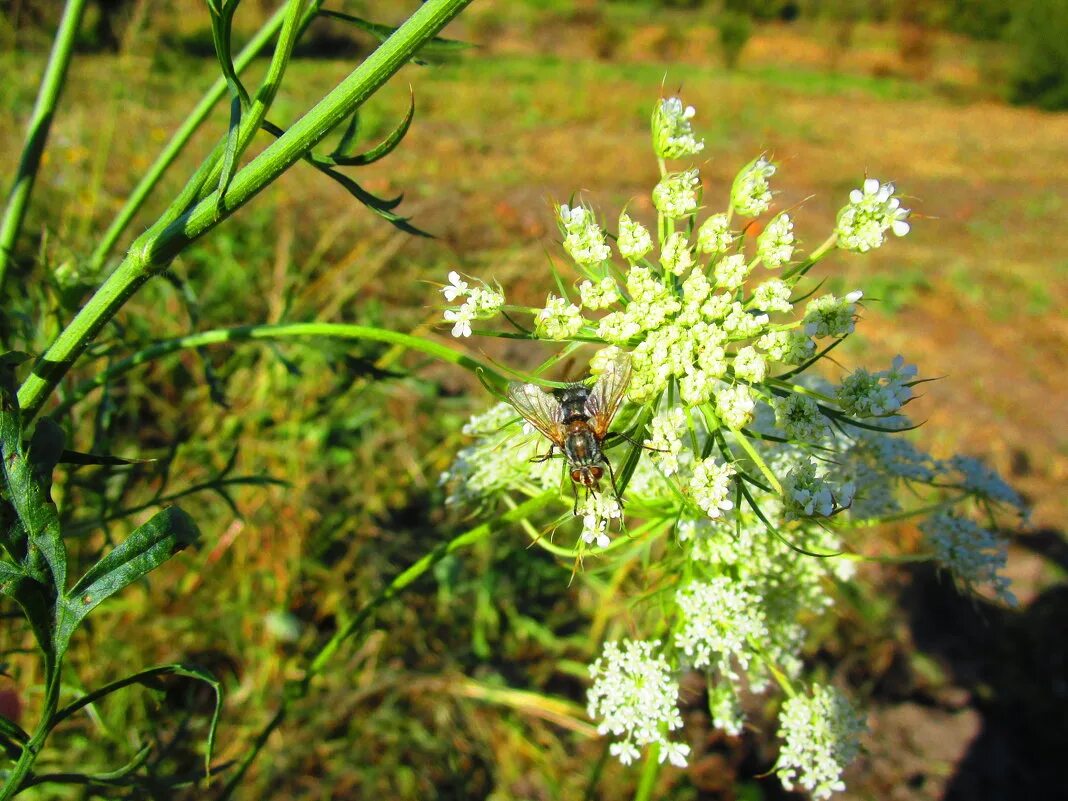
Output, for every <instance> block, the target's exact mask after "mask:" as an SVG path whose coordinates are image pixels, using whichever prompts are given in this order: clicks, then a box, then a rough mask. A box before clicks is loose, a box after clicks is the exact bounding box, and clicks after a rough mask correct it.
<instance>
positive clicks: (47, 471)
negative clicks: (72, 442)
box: [27, 417, 67, 490]
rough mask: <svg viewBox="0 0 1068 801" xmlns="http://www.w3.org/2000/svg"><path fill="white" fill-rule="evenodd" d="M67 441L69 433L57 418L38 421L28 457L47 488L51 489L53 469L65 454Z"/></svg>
mask: <svg viewBox="0 0 1068 801" xmlns="http://www.w3.org/2000/svg"><path fill="white" fill-rule="evenodd" d="M66 441H67V435H66V434H65V433H63V429H62V428H60V427H59V424H58V423H57V422H56V421H55V420H53V419H52V418H50V417H42V418H41V419H40V420H38V421H37V425H36V427H35V428H34V429H33V436H32V437H30V445H29V449H28V453H27V457H28V458H29V460H30V464H31V465H33V469H34V472H35V473H36V474H37V480H38V481H40V482H41V486H42V487H44V488H45V489H46V490H51V487H52V471H53V470H55V469H56V465H57V464H59V462H60V459H61V457H62V456H63V445H64V443H65V442H66Z"/></svg>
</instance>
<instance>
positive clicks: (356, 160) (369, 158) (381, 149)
mask: <svg viewBox="0 0 1068 801" xmlns="http://www.w3.org/2000/svg"><path fill="white" fill-rule="evenodd" d="M413 119H415V95H414V94H412V95H411V98H410V101H409V103H408V113H407V114H405V115H404V119H403V120H401V121H400V124H399V125H398V126H397V127H396V128H394V129H393V130H392V131H390V133H389V136H387V137H386V138H385V139H383V140H382V141H381V142H379V143H378V144H377V145H375V146H374V147H372V148H371V149H370V150H368V151H367V152H365V153H360V154H359V155H356V156H352V155H349V153H350V150H351V148H352V146H353V144H354V142H352V141H351V140H350V139H349V138H348V133H349V132H348V130H346V131H345V135H344V136H342V137H341V141H340V142H339V143H338V146H337V148H335V150H334V152H333V153H331V154H330V155H329V156H321V157H320V160H321V161H322V162H323V163H330V164H334V165H338V166H341V167H362V166H364V165H366V164H373V163H374V162H376V161H378V160H379V159H381V158H384V157H386V156H388V155H389V154H390V153H392V152H393V151H394V150H395V149H396V147H397V145H399V144H400V143H401V140H402V139H403V138H404V136H405V134H407V133H408V129H409V128H411V126H412V120H413Z"/></svg>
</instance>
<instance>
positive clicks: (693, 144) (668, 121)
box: [652, 97, 705, 159]
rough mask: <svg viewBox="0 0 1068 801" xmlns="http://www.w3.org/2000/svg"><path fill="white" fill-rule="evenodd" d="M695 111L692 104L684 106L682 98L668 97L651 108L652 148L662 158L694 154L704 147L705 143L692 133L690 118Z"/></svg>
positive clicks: (675, 157) (676, 157) (677, 157)
mask: <svg viewBox="0 0 1068 801" xmlns="http://www.w3.org/2000/svg"><path fill="white" fill-rule="evenodd" d="M695 113H696V111H695V110H694V107H693V106H684V105H683V104H682V99H681V98H678V97H668V98H664V99H662V100H661V101H660V102H659V103H657V105H656V108H655V109H653V120H652V127H653V150H654V151H656V155H657V157H659V158H662V159H679V158H684V157H685V156H694V155H697V154H698V153H700V152H701V151H702V150H704V149H705V143H704V141H702V140H698V139H697V138H696V137H695V136H694V134H693V127H692V126H691V125H690V120H692V119H693V117H694V114H695Z"/></svg>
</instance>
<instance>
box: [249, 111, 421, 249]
mask: <svg viewBox="0 0 1068 801" xmlns="http://www.w3.org/2000/svg"><path fill="white" fill-rule="evenodd" d="M263 130H265V131H267V132H268V133H269V134H271V135H272V136H282V135H283V134H284V133H285V130H283V129H282V128H279V127H278V126H277V125H275V124H273V123H271V122H269V121H268V120H264V121H263ZM304 160H305V161H307V162H308V163H309V164H311V165H312V166H313V167H315V169H317V170H319V172H321V173H323V174H324V175H326V176H327V177H329V178H331V179H332V180H334V181H336V182H337V183H339V184H341V186H343V187H344V188H345V189H346V190H347V191H348V193H349V194H350V195H352V196H353V197H354V198H356V200H358V201H359V202H360V203H362V204H363V205H365V206H366V207H367V208H369V209H370V210H371V211H373V212H374V213H375V214H377V215H378V216H379V217H381V218H382V219H384V220H386V221H387V222H389V223H390V224H391V225H393V226H394V227H396V228H399V229H400V230H402V231H404V232H405V233H408V234H412V235H413V236H425V237H431V235H430V234H428V233H427V232H426V231H422V230H420V229H419V228H416V227H415V226H414V225H412V224H411V223H409V222H408V218H407V217H401V216H400V215H399V214H394V213H393V209H395V208H396V207H397V206H399V205H400V202H401V200H402V199H403V197H404V196H403V195H399V196H397V197H395V198H392V199H388V200H387V199H386V198H380V197H377V196H376V195H372V194H371V193H370V192H368V191H367V190H366V189H364V188H363V187H362V186H360V185H359V184H358V183H356V182H355V181H354V180H352V179H351V178H350V177H349V176H347V175H345V174H344V173H340V172H338V171H337V170H335V169H333V161H332V160H331V159H330V158H327V157H324V156H317V155H316V154H314V153H311V152H308V153H305V154H304Z"/></svg>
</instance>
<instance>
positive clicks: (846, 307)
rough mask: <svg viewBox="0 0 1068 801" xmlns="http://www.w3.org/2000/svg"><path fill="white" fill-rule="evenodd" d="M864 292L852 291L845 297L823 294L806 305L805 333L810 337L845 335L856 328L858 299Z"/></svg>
mask: <svg viewBox="0 0 1068 801" xmlns="http://www.w3.org/2000/svg"><path fill="white" fill-rule="evenodd" d="M862 295H863V293H862V292H861V291H860V290H855V291H853V292H850V293H849V294H848V295H846V296H845V297H844V298H838V297H835V296H834V295H823V296H821V297H818V298H815V299H814V300H811V301H809V303H808V305H807V306H805V319H804V326H805V333H806V334H808V335H809V336H810V337H817V338H822V337H844V336H845V335H846V334H852V333H853V331H854V329H855V328H856V320H857V301H858V300H860V299H861V297H862Z"/></svg>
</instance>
